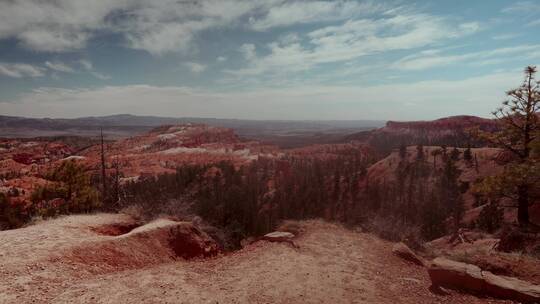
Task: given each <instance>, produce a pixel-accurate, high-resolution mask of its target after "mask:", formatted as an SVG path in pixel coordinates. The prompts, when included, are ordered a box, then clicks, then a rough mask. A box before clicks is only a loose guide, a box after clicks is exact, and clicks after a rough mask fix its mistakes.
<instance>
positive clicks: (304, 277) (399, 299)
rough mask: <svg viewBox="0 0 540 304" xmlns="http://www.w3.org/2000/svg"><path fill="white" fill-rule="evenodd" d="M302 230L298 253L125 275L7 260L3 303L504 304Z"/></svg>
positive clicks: (314, 228) (256, 250) (280, 248)
mask: <svg viewBox="0 0 540 304" xmlns="http://www.w3.org/2000/svg"><path fill="white" fill-rule="evenodd" d="M303 225H304V226H305V229H306V232H305V233H304V234H303V235H302V236H301V237H300V238H299V239H298V240H296V242H297V243H298V245H299V246H300V248H299V249H295V248H293V247H292V246H290V245H289V244H280V243H268V242H258V243H255V244H252V245H251V246H249V247H247V248H244V249H243V250H240V251H238V252H235V253H233V254H228V255H224V256H219V257H216V258H212V259H206V260H197V261H183V260H182V261H173V262H170V263H165V264H159V265H153V266H152V265H149V266H147V267H144V268H137V269H129V270H123V271H105V272H103V273H92V272H89V271H86V270H85V267H87V265H81V264H76V265H74V264H63V263H62V262H61V261H56V262H54V261H52V262H51V261H48V262H44V261H37V262H36V261H34V262H32V265H34V264H36V263H37V265H38V267H37V268H36V267H34V268H32V267H33V266H28V267H30V268H29V269H25V268H23V269H13V268H10V267H9V266H8V265H7V264H6V260H7V261H9V258H8V259H3V261H2V262H0V263H1V264H0V267H1V268H0V272H1V271H2V270H4V273H0V274H2V275H3V278H4V279H3V280H1V281H0V302H2V303H32V302H35V303H75V302H76V303H505V302H503V301H493V300H489V299H479V298H476V297H473V296H469V295H461V294H458V293H455V292H450V293H449V294H445V295H440V294H435V293H432V292H430V290H429V285H430V284H429V278H428V277H427V273H426V271H425V269H424V268H421V267H418V266H414V265H411V264H408V263H406V262H404V261H402V260H400V259H398V258H396V257H394V256H393V255H392V254H391V246H392V244H391V243H388V242H385V241H382V240H379V239H377V238H375V237H373V236H371V235H369V234H363V233H356V232H352V231H350V230H347V229H344V228H342V227H340V226H337V225H333V224H328V223H324V222H321V221H308V222H304V223H303ZM0 236H1V234H0ZM0 248H5V247H0ZM26 249H27V250H32V249H31V245H28V247H27V248H26ZM10 254H14V252H13V250H12V251H11V252H10ZM4 255H5V254H4ZM5 257H6V256H5ZM21 266H22V265H20V264H19V267H21ZM6 269H8V271H7V272H6ZM6 275H7V276H6Z"/></svg>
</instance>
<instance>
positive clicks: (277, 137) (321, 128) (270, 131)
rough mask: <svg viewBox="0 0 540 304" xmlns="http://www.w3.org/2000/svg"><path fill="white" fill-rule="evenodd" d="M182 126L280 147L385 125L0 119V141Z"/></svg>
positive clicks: (121, 118)
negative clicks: (214, 130)
mask: <svg viewBox="0 0 540 304" xmlns="http://www.w3.org/2000/svg"><path fill="white" fill-rule="evenodd" d="M183 123H197V124H207V125H211V126H218V127H225V128H231V129H233V130H234V131H235V132H236V133H237V134H238V135H240V136H242V137H247V138H253V139H258V140H263V141H269V142H272V143H276V144H278V145H283V146H296V145H298V144H299V143H300V145H302V144H305V143H311V142H333V141H335V140H337V138H342V137H343V136H345V135H347V134H351V133H355V132H358V131H362V130H369V129H375V128H379V127H383V126H384V125H385V121H380V120H324V121H310V120H243V119H219V118H195V117H182V118H173V117H157V116H137V115H130V114H120V115H110V116H99V117H81V118H73V119H65V118H25V117H15V116H0V137H10V138H14V137H23V138H29V137H43V136H72V135H77V136H97V135H99V132H100V129H103V132H104V134H105V136H107V137H108V138H111V139H112V138H123V137H129V136H133V135H136V134H140V133H142V132H146V131H148V130H150V129H152V128H154V127H157V126H161V125H171V124H183ZM306 140H307V141H306Z"/></svg>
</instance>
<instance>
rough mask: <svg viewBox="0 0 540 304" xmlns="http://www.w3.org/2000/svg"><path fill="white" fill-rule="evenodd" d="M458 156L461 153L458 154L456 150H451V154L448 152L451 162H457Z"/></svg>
mask: <svg viewBox="0 0 540 304" xmlns="http://www.w3.org/2000/svg"><path fill="white" fill-rule="evenodd" d="M460 154H461V152H459V150H458V148H456V147H454V149H452V152H450V158H451V159H452V160H453V161H458V160H459V155H460Z"/></svg>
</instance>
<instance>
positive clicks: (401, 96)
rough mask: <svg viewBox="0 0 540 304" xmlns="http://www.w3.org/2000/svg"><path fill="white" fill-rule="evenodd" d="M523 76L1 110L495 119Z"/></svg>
mask: <svg viewBox="0 0 540 304" xmlns="http://www.w3.org/2000/svg"><path fill="white" fill-rule="evenodd" d="M521 81H522V74H521V72H520V71H516V72H511V73H509V72H502V73H496V74H490V75H486V76H480V77H474V78H468V79H464V80H459V81H446V80H430V81H421V82H416V83H396V82H394V83H392V84H385V85H374V86H364V87H362V86H358V85H350V86H292V87H281V88H276V89H252V90H249V91H235V92H213V91H208V90H200V89H193V88H186V87H155V86H148V85H130V86H113V87H103V88H96V89H58V88H42V89H37V90H34V91H32V92H30V93H27V94H24V95H22V96H21V97H20V98H19V99H17V100H14V101H13V102H0V112H1V113H4V114H6V115H23V116H35V117H42V116H53V117H76V116H80V115H81V113H84V115H109V114H111V113H125V112H126V111H129V112H130V113H132V114H145V115H167V116H191V117H224V118H253V119H432V118H436V117H442V116H448V115H458V114H473V115H481V116H489V113H490V111H491V110H492V109H494V108H496V107H497V106H498V105H499V104H500V102H501V101H502V100H503V99H504V91H505V89H508V88H512V87H514V86H517V85H519V84H520V83H521ZM471 88H474V90H471ZM494 88H498V89H496V90H494ZM111 100H114V101H115V102H110V101H111ZM126 109H128V110H126Z"/></svg>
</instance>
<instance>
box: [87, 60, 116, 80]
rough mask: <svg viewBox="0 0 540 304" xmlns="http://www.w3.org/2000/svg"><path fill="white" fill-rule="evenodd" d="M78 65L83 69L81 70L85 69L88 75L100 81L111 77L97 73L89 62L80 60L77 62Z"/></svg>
mask: <svg viewBox="0 0 540 304" xmlns="http://www.w3.org/2000/svg"><path fill="white" fill-rule="evenodd" d="M79 64H80V65H81V66H82V67H83V69H85V70H86V71H87V72H88V73H90V74H91V75H92V76H94V77H96V78H97V79H101V80H108V79H111V76H109V75H105V74H102V73H99V72H97V71H96V70H95V69H94V64H93V63H92V62H91V61H90V60H87V59H81V60H79Z"/></svg>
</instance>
